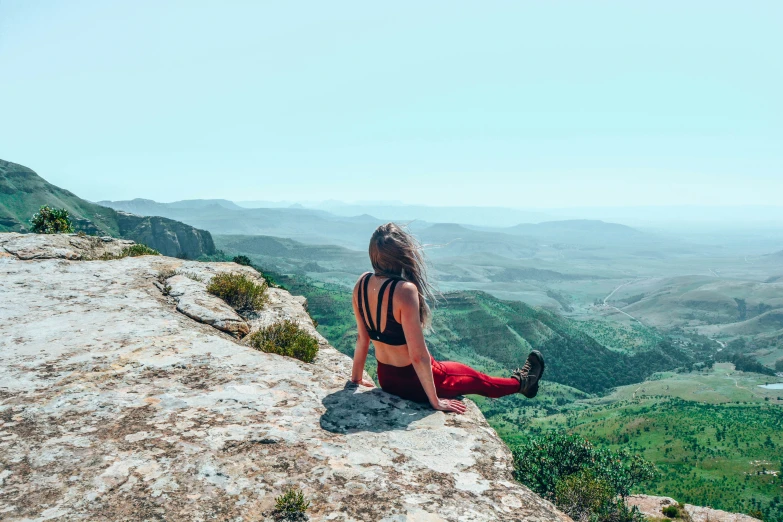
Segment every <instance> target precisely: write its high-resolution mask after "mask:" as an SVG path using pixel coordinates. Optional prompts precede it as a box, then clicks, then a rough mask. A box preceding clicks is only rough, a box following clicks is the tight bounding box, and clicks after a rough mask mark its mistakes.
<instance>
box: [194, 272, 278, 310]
mask: <svg viewBox="0 0 783 522" xmlns="http://www.w3.org/2000/svg"><path fill="white" fill-rule="evenodd" d="M266 289H267V284H266V282H264V283H261V284H259V283H257V282H256V281H255V280H253V279H251V278H249V277H248V276H246V275H245V274H236V273H231V272H228V273H224V274H217V275H216V276H214V277H213V278H212V280H211V281H210V282H209V285H208V286H207V292H209V293H210V294H212V295H215V296H217V297H219V298H221V299H222V300H224V301H225V302H226V303H228V304H229V306H231V307H233V308H234V309H235V310H237V311H239V312H245V313H246V312H253V311H255V310H259V309H260V308H262V307H263V306H264V303H265V302H266Z"/></svg>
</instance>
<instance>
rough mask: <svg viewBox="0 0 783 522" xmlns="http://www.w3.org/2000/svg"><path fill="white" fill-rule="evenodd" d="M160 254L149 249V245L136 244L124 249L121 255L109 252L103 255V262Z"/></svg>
mask: <svg viewBox="0 0 783 522" xmlns="http://www.w3.org/2000/svg"><path fill="white" fill-rule="evenodd" d="M159 255H160V252H158V251H157V250H155V249H153V248H150V247H148V246H147V245H142V244H139V243H137V244H135V245H131V246H129V247H126V248H123V249H122V251H121V252H120V253H119V254H116V255H115V254H109V253H108V252H107V253H105V254H103V255H102V256H101V257H100V259H101V261H111V260H113V259H122V258H125V257H139V256H159Z"/></svg>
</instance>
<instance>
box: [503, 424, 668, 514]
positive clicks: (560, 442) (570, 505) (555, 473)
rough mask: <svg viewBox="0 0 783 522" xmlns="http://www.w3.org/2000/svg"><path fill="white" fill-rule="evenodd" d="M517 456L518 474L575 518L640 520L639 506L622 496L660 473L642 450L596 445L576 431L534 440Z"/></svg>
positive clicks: (553, 434)
mask: <svg viewBox="0 0 783 522" xmlns="http://www.w3.org/2000/svg"><path fill="white" fill-rule="evenodd" d="M513 455H514V477H515V478H516V479H517V480H519V481H520V482H522V483H523V484H525V485H526V486H528V487H529V488H530V489H532V490H533V491H535V492H536V493H538V494H539V495H541V496H543V497H545V498H548V499H550V500H553V501H554V502H555V504H557V505H558V507H560V508H561V509H563V510H564V511H568V510H571V512H573V513H574V514H575V515H574V518H575V519H580V518H582V516H583V515H584V517H586V518H584V519H585V520H587V519H590V520H593V519H595V520H600V521H604V520H607V521H608V520H612V521H615V520H637V519H639V517H640V515H639V514H638V510H635V509H628V508H627V506H625V504H624V503H623V501H624V499H625V498H626V497H627V496H628V495H629V494H630V492H631V489H633V488H634V487H635V486H637V485H639V484H641V483H643V482H646V481H649V480H652V479H653V478H655V476H656V475H657V471H656V470H655V467H654V466H653V465H652V464H650V463H649V462H647V461H646V460H644V459H643V458H641V457H640V456H638V455H630V454H629V453H628V452H626V451H623V450H621V451H619V452H616V453H615V452H612V451H609V450H605V449H597V448H594V447H593V445H592V444H590V442H588V441H587V440H585V439H583V438H581V437H579V436H577V435H567V434H564V433H560V432H551V433H548V434H546V435H544V436H542V437H539V438H537V439H531V440H529V441H527V442H525V443H523V444H521V445H519V446H517V447H516V448H514V449H513ZM618 498H619V501H618V500H615V499H618ZM600 499H603V501H601V502H599V500H600ZM561 501H562V502H563V503H564V504H562V505H561V504H560V503H559V502H561ZM596 517H597V518H596Z"/></svg>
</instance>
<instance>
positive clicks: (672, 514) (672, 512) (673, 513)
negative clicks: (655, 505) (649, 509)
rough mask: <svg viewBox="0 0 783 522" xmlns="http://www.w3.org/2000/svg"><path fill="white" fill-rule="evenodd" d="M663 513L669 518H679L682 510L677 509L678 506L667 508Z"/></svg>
mask: <svg viewBox="0 0 783 522" xmlns="http://www.w3.org/2000/svg"><path fill="white" fill-rule="evenodd" d="M662 511H663V515H664V516H666V517H669V518H677V516H678V515H679V514H680V510H679V509H677V506H666V507H665V508H663V510H662Z"/></svg>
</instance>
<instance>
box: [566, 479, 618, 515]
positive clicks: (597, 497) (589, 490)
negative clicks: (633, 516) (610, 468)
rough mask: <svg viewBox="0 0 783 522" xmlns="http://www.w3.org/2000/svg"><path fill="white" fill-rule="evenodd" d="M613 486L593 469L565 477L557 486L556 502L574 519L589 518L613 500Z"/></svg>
mask: <svg viewBox="0 0 783 522" xmlns="http://www.w3.org/2000/svg"><path fill="white" fill-rule="evenodd" d="M613 496H614V495H612V488H611V487H609V484H607V483H606V482H605V481H604V480H601V479H599V478H597V477H596V476H595V475H594V474H593V472H592V471H591V470H582V471H580V472H579V473H576V474H574V475H569V476H567V477H564V478H563V479H562V480H559V481H558V482H557V485H556V486H555V504H557V506H558V507H559V508H560V509H562V510H563V511H565V513H566V514H567V515H568V516H570V517H571V518H573V519H574V520H589V519H590V516H591V515H593V514H594V513H599V512H601V510H603V509H604V506H606V505H607V504H608V503H609V502H610V501H611V500H612V497H613Z"/></svg>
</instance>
